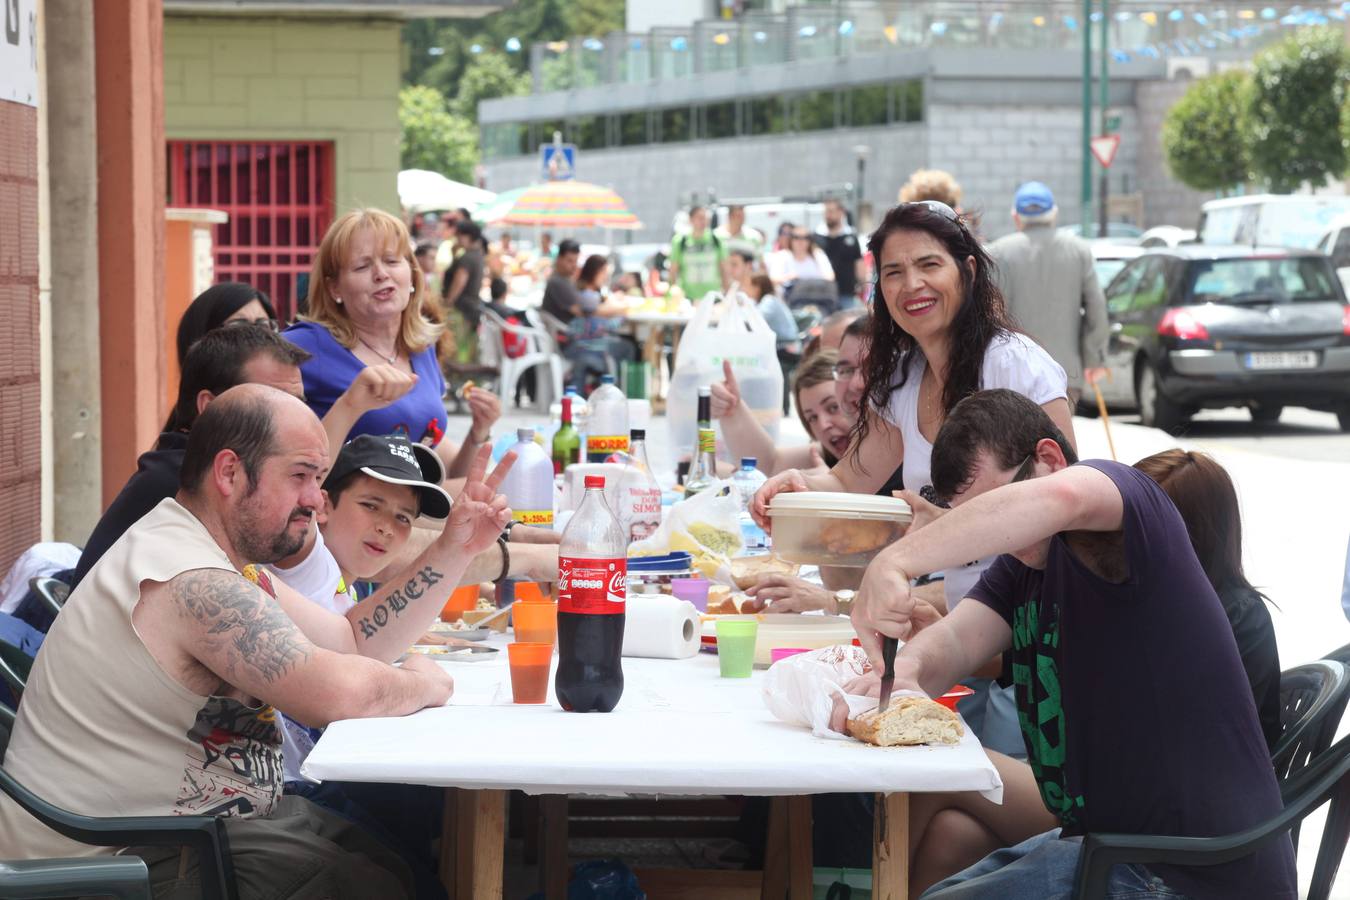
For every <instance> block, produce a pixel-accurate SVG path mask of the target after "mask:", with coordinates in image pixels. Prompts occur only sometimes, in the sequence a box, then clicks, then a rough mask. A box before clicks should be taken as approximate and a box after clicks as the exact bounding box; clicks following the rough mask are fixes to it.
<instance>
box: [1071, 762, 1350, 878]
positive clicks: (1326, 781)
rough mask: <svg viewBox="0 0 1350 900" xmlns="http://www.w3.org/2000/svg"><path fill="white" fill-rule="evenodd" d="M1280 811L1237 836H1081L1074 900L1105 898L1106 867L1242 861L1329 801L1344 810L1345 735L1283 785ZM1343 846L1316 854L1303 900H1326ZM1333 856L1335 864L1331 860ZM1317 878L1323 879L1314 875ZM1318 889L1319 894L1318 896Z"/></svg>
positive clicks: (1347, 791) (1347, 796)
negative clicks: (1310, 886)
mask: <svg viewBox="0 0 1350 900" xmlns="http://www.w3.org/2000/svg"><path fill="white" fill-rule="evenodd" d="M1284 787H1285V790H1284V809H1283V810H1281V811H1280V813H1279V814H1278V815H1276V816H1274V817H1272V818H1270V819H1268V820H1266V821H1265V822H1262V823H1260V824H1259V825H1256V826H1254V827H1252V828H1249V829H1247V830H1246V831H1242V832H1239V833H1237V834H1227V835H1220V836H1218V837H1157V836H1153V835H1143V834H1089V835H1087V836H1086V837H1085V838H1083V849H1082V851H1081V853H1080V855H1079V857H1078V870H1077V872H1076V874H1075V876H1074V893H1073V896H1074V897H1075V898H1076V900H1098V898H1101V897H1105V896H1106V885H1107V879H1108V878H1109V876H1110V874H1111V867H1112V866H1116V865H1124V864H1128V863H1136V864H1139V865H1155V864H1158V863H1162V864H1165V865H1176V866H1216V865H1221V864H1223V863H1226V862H1232V861H1233V860H1236V859H1241V858H1242V857H1244V856H1247V855H1248V854H1250V853H1253V852H1255V851H1256V850H1257V849H1259V848H1260V847H1261V846H1262V845H1263V844H1265V843H1266V842H1267V841H1270V840H1276V839H1278V838H1279V837H1280V836H1281V835H1283V834H1285V833H1286V832H1288V831H1289V830H1290V829H1291V828H1292V827H1293V826H1294V825H1295V824H1296V823H1298V822H1300V821H1302V820H1303V818H1304V817H1305V816H1307V815H1308V814H1309V813H1311V812H1312V811H1313V810H1315V809H1317V808H1318V807H1319V806H1321V805H1322V804H1323V803H1325V802H1327V801H1328V800H1333V798H1334V802H1338V803H1340V805H1341V807H1342V808H1343V809H1344V808H1345V807H1346V806H1347V801H1350V737H1347V738H1344V739H1343V740H1341V741H1339V742H1338V743H1337V744H1336V745H1335V746H1334V747H1331V748H1330V749H1328V750H1326V751H1324V752H1323V753H1321V754H1319V755H1318V756H1317V758H1316V759H1314V760H1312V762H1311V763H1309V764H1308V765H1307V767H1305V768H1304V769H1303V770H1302V771H1300V772H1298V773H1297V774H1296V775H1294V776H1293V777H1291V778H1290V780H1289V781H1288V782H1287V783H1286V784H1285V786H1284ZM1344 850H1345V847H1344V845H1343V844H1342V845H1341V846H1339V847H1334V848H1332V852H1331V853H1328V852H1327V848H1326V846H1325V843H1324V846H1323V848H1322V851H1321V852H1320V853H1319V854H1318V857H1317V864H1316V869H1315V872H1314V876H1313V882H1314V883H1313V887H1312V889H1311V890H1310V891H1309V893H1308V900H1326V897H1327V895H1328V893H1330V889H1331V882H1332V880H1333V879H1334V878H1335V874H1336V871H1335V870H1336V866H1337V865H1339V863H1340V856H1341V854H1342V853H1343V852H1344ZM1332 856H1334V860H1333V859H1331V858H1330V857H1332ZM1319 876H1322V881H1321V882H1320V885H1319V881H1318V877H1319ZM1319 891H1320V892H1319Z"/></svg>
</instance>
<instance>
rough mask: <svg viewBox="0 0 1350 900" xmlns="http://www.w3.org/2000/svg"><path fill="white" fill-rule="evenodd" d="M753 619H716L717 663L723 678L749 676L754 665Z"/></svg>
mask: <svg viewBox="0 0 1350 900" xmlns="http://www.w3.org/2000/svg"><path fill="white" fill-rule="evenodd" d="M758 635H759V622H758V621H756V620H755V619H718V620H717V665H718V667H719V668H721V670H722V677H723V678H749V677H750V670H751V669H753V668H754V665H755V638H756V637H758Z"/></svg>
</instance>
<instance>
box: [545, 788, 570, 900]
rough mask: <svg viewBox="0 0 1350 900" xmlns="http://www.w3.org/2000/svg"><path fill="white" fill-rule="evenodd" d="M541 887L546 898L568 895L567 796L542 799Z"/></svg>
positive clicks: (551, 796)
mask: <svg viewBox="0 0 1350 900" xmlns="http://www.w3.org/2000/svg"><path fill="white" fill-rule="evenodd" d="M539 844H540V854H539V855H540V859H539V889H540V890H541V891H543V892H544V897H545V898H546V900H564V898H566V897H567V795H566V794H546V795H545V796H543V797H540V798H539Z"/></svg>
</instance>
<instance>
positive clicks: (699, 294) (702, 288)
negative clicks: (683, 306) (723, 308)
mask: <svg viewBox="0 0 1350 900" xmlns="http://www.w3.org/2000/svg"><path fill="white" fill-rule="evenodd" d="M726 261H727V247H726V244H725V243H724V242H723V241H722V239H721V238H719V237H718V236H717V235H715V234H713V233H712V231H711V229H709V228H708V210H706V209H704V208H703V207H702V206H695V207H693V208H691V209H690V210H689V231H688V233H686V234H679V235H676V236H675V239H674V240H672V241H671V242H670V282H671V284H675V285H678V286H679V288H680V290H682V291H684V295H685V296H686V297H688V298H689V299H690V300H695V301H697V300H702V299H703V297H704V296H705V295H706V294H708V293H711V292H713V291H720V290H722V281H723V278H722V276H723V271H722V269H723V267H724V266H725V265H726Z"/></svg>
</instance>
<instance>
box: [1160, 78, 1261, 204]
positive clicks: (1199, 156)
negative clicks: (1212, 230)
mask: <svg viewBox="0 0 1350 900" xmlns="http://www.w3.org/2000/svg"><path fill="white" fill-rule="evenodd" d="M1248 80H1249V76H1248V74H1247V73H1246V72H1243V71H1239V70H1232V71H1228V72H1221V73H1219V74H1218V75H1211V76H1209V77H1208V78H1202V79H1201V80H1199V81H1197V82H1196V83H1195V84H1193V85H1191V87H1190V89H1189V90H1187V91H1186V94H1185V96H1183V97H1182V98H1181V99H1180V100H1179V101H1177V103H1176V105H1175V106H1173V107H1172V108H1171V109H1170V110H1168V111H1167V118H1166V119H1164V120H1163V127H1162V145H1163V153H1164V154H1165V155H1166V157H1167V165H1168V167H1169V168H1170V169H1171V170H1172V174H1173V175H1175V176H1176V177H1177V178H1178V179H1179V180H1180V181H1181V182H1182V183H1183V184H1185V185H1188V186H1189V187H1193V188H1195V189H1196V190H1200V191H1214V190H1226V189H1228V188H1232V187H1234V186H1236V185H1239V184H1242V183H1243V182H1245V181H1246V180H1247V171H1248V163H1247V146H1246V145H1247V140H1248V137H1247V135H1246V133H1245V132H1244V124H1245V121H1246V118H1245V117H1244V116H1241V115H1238V110H1240V109H1241V106H1242V103H1243V102H1244V101H1245V99H1246V91H1247V82H1248Z"/></svg>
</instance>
